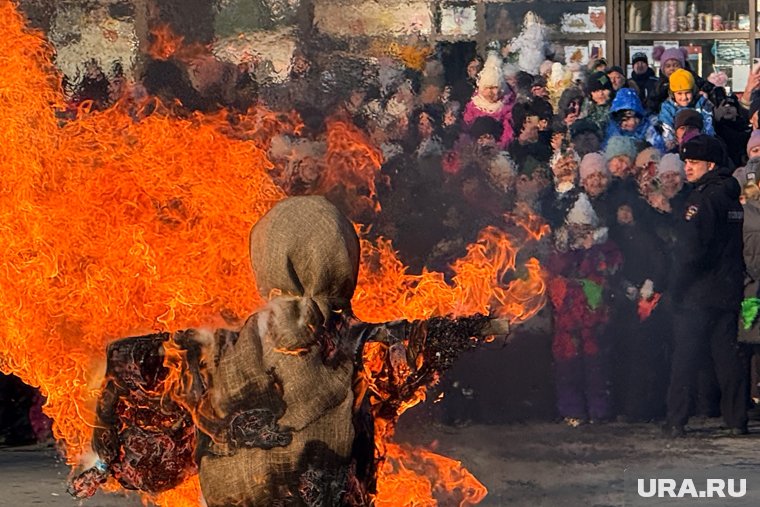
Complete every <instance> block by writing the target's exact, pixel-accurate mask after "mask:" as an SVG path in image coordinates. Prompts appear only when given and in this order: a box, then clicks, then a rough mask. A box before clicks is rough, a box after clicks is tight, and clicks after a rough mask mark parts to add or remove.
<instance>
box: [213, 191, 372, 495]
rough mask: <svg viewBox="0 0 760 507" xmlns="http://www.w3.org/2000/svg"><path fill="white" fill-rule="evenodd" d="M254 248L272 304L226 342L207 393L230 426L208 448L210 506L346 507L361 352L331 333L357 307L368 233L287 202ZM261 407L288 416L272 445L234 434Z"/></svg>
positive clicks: (322, 202) (314, 207)
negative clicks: (362, 237) (361, 236)
mask: <svg viewBox="0 0 760 507" xmlns="http://www.w3.org/2000/svg"><path fill="white" fill-rule="evenodd" d="M250 244H251V261H252V264H253V270H254V274H255V277H256V283H257V287H258V290H259V292H260V293H261V294H262V296H263V297H264V298H266V299H269V302H268V304H267V305H266V306H265V307H264V308H263V309H262V310H260V311H259V312H257V313H255V314H254V315H252V316H251V317H250V318H249V319H248V321H247V322H246V324H245V326H244V327H243V329H242V330H241V332H240V334H239V336H238V338H237V340H236V341H235V342H234V343H229V342H228V343H224V344H217V345H215V347H216V350H215V351H214V353H213V356H212V357H214V358H215V359H214V361H213V364H211V365H209V373H210V375H209V378H210V379H211V385H210V386H209V389H208V392H207V397H206V398H207V400H208V403H209V404H210V405H211V412H212V413H213V415H214V417H215V418H216V419H217V420H220V421H227V422H229V424H230V427H229V431H228V432H227V433H226V434H225V435H210V437H211V438H209V439H206V445H201V446H199V453H200V472H199V474H200V482H201V489H202V491H203V495H204V498H205V500H206V502H207V504H208V505H209V507H215V506H227V505H246V506H248V505H250V506H253V505H256V506H264V505H325V506H328V505H336V506H337V505H340V497H341V493H340V492H341V491H342V490H343V489H344V488H345V483H346V472H347V469H348V466H349V464H350V460H351V446H352V443H353V440H354V428H353V425H352V406H353V402H354V400H353V394H352V392H351V385H352V378H353V374H354V364H353V358H354V354H355V352H356V351H355V344H350V343H339V340H338V341H335V340H334V339H333V338H334V336H332V337H331V335H330V329H331V323H332V322H334V321H336V320H339V319H340V318H341V314H342V313H343V312H350V301H351V296H352V295H353V292H354V289H355V287H356V278H357V273H358V266H359V241H358V238H357V236H356V233H355V231H354V228H353V226H352V224H351V222H350V221H349V220H348V219H346V218H345V217H344V216H343V215H342V214H341V213H340V212H339V211H338V210H337V209H336V208H335V207H334V206H333V205H331V204H330V203H329V202H328V201H327V200H326V199H324V198H322V197H313V196H311V197H293V198H289V199H286V200H284V201H281V202H280V203H278V204H277V205H275V206H274V207H273V208H272V209H271V210H270V212H269V213H267V214H266V215H265V216H264V217H263V218H262V219H261V220H260V221H259V222H258V223H257V224H256V225H255V226H254V227H253V229H252V231H251V240H250ZM270 298H271V299H270ZM257 411H261V412H263V413H266V414H271V415H272V416H273V417H274V419H275V420H276V424H275V425H274V426H272V425H269V426H267V428H266V430H264V431H266V432H268V433H266V434H265V435H261V438H262V439H263V440H264V441H266V442H267V443H266V444H264V445H263V447H271V448H262V444H261V443H254V444H253V445H251V444H250V442H249V444H247V445H246V444H245V442H244V441H246V440H253V441H254V442H258V441H257V440H256V438H253V439H248V436H250V435H248V436H243V437H240V438H237V439H236V438H234V435H235V432H236V429H235V428H234V426H235V424H236V423H235V421H236V419H235V417H236V415H239V414H246V413H259V412H257ZM238 420H240V419H238ZM254 433H255V431H254ZM272 433H274V434H275V435H276V436H275V437H274V438H271V434H272ZM267 439H269V440H267Z"/></svg>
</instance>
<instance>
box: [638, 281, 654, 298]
mask: <svg viewBox="0 0 760 507" xmlns="http://www.w3.org/2000/svg"><path fill="white" fill-rule="evenodd" d="M652 294H654V282H653V281H652V280H650V279H648V278H647V279H646V280H644V283H643V284H641V290H639V295H640V296H641V299H643V300H645V301H649V300H650V299H652Z"/></svg>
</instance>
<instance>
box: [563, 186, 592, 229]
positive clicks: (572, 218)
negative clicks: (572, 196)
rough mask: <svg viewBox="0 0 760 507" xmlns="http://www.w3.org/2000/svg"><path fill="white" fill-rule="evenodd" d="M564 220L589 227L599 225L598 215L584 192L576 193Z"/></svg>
mask: <svg viewBox="0 0 760 507" xmlns="http://www.w3.org/2000/svg"><path fill="white" fill-rule="evenodd" d="M565 221H566V222H567V223H568V224H571V225H590V226H591V227H597V226H598V225H599V217H598V216H597V214H596V211H594V207H593V206H591V201H589V199H588V196H587V195H586V194H584V193H581V194H579V195H578V198H577V199H576V200H575V204H573V207H572V209H571V210H570V212H569V213H568V214H567V218H566V219H565Z"/></svg>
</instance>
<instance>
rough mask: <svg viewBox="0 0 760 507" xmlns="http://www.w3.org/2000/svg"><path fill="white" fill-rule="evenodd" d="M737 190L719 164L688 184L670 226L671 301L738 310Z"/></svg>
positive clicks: (740, 259) (740, 275)
mask: <svg viewBox="0 0 760 507" xmlns="http://www.w3.org/2000/svg"><path fill="white" fill-rule="evenodd" d="M740 194H741V189H740V187H739V183H738V182H737V181H736V179H734V178H733V177H732V175H731V172H730V170H728V169H725V168H717V167H716V168H714V169H713V170H711V171H708V172H707V173H706V174H705V175H704V176H702V178H700V179H699V180H698V181H696V182H695V183H694V186H693V189H692V191H691V193H690V194H689V195H688V197H687V198H686V202H685V204H684V208H683V211H682V213H683V216H682V217H681V219H680V220H679V221H678V224H677V231H676V238H677V239H676V252H675V254H676V258H675V262H674V266H673V273H672V278H671V290H672V295H673V302H674V303H675V304H676V305H677V306H679V307H681V308H705V307H708V308H719V309H726V310H735V311H738V309H739V305H740V304H741V300H742V297H743V284H744V256H743V248H744V247H743V237H742V224H743V217H744V212H743V209H742V206H741V204H740V203H739V195H740Z"/></svg>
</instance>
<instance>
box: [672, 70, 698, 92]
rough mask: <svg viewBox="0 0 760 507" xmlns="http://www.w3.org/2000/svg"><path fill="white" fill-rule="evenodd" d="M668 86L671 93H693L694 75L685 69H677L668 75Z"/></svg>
mask: <svg viewBox="0 0 760 507" xmlns="http://www.w3.org/2000/svg"><path fill="white" fill-rule="evenodd" d="M668 86H669V87H670V91H671V92H673V93H675V92H689V91H694V86H695V82H694V74H692V73H691V72H689V71H688V70H686V69H678V70H676V71H675V72H674V73H672V74H671V75H670V79H669V80H668Z"/></svg>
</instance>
